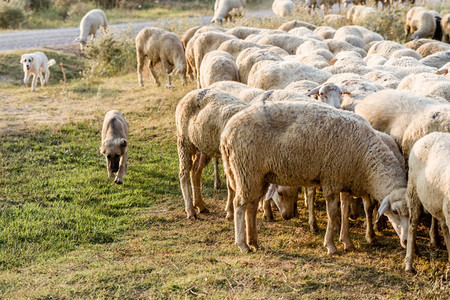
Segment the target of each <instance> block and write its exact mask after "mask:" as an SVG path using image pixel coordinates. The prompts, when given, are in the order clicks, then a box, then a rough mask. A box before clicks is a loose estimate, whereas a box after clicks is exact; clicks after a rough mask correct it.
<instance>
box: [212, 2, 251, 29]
mask: <svg viewBox="0 0 450 300" xmlns="http://www.w3.org/2000/svg"><path fill="white" fill-rule="evenodd" d="M246 4H247V3H246V1H245V0H216V2H215V3H214V16H213V18H212V20H211V23H220V24H223V23H224V21H228V20H231V18H232V11H233V10H237V11H239V12H240V13H241V14H242V15H243V14H244V9H245V6H246Z"/></svg>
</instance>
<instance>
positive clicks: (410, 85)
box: [397, 73, 450, 100]
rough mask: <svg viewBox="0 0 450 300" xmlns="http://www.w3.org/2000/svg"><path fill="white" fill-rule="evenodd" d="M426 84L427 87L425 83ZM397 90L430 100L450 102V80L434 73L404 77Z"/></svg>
mask: <svg viewBox="0 0 450 300" xmlns="http://www.w3.org/2000/svg"><path fill="white" fill-rule="evenodd" d="M424 82H426V85H423V83H424ZM397 89H399V90H410V91H411V92H413V93H415V94H418V95H423V96H425V97H430V98H437V99H440V98H443V99H446V100H450V80H448V79H447V78H445V77H443V76H440V75H438V74H434V73H419V74H410V75H408V76H406V77H404V78H403V79H402V80H401V81H400V83H399V85H398V87H397Z"/></svg>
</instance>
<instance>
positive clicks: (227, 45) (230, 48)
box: [217, 39, 267, 60]
mask: <svg viewBox="0 0 450 300" xmlns="http://www.w3.org/2000/svg"><path fill="white" fill-rule="evenodd" d="M252 47H257V48H267V46H262V45H258V44H255V43H251V42H247V41H243V40H239V39H232V40H228V41H225V42H223V43H222V44H221V45H220V47H219V48H218V49H217V50H219V51H225V52H228V53H229V54H231V56H232V57H233V60H236V58H237V57H238V55H239V53H241V51H242V50H244V49H246V48H252Z"/></svg>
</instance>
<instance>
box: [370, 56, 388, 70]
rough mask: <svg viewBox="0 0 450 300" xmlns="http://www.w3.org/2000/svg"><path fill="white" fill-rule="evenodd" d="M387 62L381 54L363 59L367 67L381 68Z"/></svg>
mask: <svg viewBox="0 0 450 300" xmlns="http://www.w3.org/2000/svg"><path fill="white" fill-rule="evenodd" d="M387 61H388V58H387V57H386V56H384V55H383V54H368V55H367V56H366V57H364V62H365V63H366V65H367V66H368V67H374V66H382V65H384V64H385V63H386V62H387Z"/></svg>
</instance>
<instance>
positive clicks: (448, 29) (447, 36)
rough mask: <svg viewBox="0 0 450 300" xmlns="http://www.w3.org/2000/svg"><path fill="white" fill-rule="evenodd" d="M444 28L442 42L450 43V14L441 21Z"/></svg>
mask: <svg viewBox="0 0 450 300" xmlns="http://www.w3.org/2000/svg"><path fill="white" fill-rule="evenodd" d="M441 27H442V41H443V42H444V43H450V14H446V15H445V16H443V17H442V20H441Z"/></svg>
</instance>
